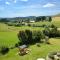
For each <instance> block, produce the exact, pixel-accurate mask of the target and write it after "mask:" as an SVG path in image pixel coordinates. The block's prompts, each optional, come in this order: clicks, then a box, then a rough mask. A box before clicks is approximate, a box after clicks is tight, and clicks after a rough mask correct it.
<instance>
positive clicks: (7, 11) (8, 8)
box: [0, 0, 60, 17]
mask: <svg viewBox="0 0 60 60" xmlns="http://www.w3.org/2000/svg"><path fill="white" fill-rule="evenodd" d="M57 13H60V0H0V17H19V16H21V17H22V16H42V15H54V14H57Z"/></svg>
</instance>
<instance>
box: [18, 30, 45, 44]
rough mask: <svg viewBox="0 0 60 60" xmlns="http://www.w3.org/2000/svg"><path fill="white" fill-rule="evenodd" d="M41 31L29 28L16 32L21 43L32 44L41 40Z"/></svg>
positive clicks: (42, 35) (42, 36)
mask: <svg viewBox="0 0 60 60" xmlns="http://www.w3.org/2000/svg"><path fill="white" fill-rule="evenodd" d="M44 36H45V35H44V34H43V32H40V31H33V32H32V31H30V30H25V31H19V33H18V39H19V40H20V42H21V43H22V44H32V43H37V42H41V39H43V38H44Z"/></svg>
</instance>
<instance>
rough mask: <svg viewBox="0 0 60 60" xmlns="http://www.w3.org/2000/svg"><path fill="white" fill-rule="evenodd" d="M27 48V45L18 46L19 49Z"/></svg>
mask: <svg viewBox="0 0 60 60" xmlns="http://www.w3.org/2000/svg"><path fill="white" fill-rule="evenodd" d="M26 47H27V45H21V46H19V48H22V49H23V48H26Z"/></svg>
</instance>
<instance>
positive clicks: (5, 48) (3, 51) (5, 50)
mask: <svg viewBox="0 0 60 60" xmlns="http://www.w3.org/2000/svg"><path fill="white" fill-rule="evenodd" d="M0 52H1V54H3V55H4V54H6V53H8V52H9V48H8V47H2V48H1V51H0Z"/></svg>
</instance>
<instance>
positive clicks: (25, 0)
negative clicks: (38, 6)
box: [20, 0, 28, 2]
mask: <svg viewBox="0 0 60 60" xmlns="http://www.w3.org/2000/svg"><path fill="white" fill-rule="evenodd" d="M20 1H24V2H27V1H28V0H20Z"/></svg>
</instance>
